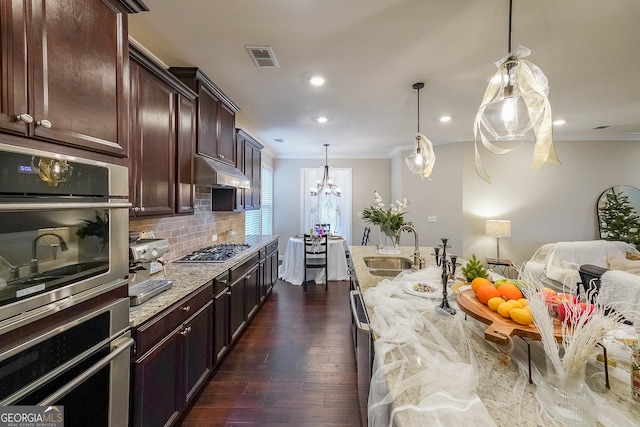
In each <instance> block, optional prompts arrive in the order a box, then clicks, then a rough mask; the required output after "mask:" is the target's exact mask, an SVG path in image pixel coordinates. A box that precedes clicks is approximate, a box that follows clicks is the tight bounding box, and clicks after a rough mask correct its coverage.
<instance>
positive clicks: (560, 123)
mask: <svg viewBox="0 0 640 427" xmlns="http://www.w3.org/2000/svg"><path fill="white" fill-rule="evenodd" d="M565 123H567V121H566V120H563V119H560V120H554V121H553V124H554V125H555V126H562V125H563V124H565Z"/></svg>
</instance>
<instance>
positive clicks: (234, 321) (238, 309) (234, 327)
mask: <svg viewBox="0 0 640 427" xmlns="http://www.w3.org/2000/svg"><path fill="white" fill-rule="evenodd" d="M229 292H230V295H229V329H230V341H231V342H234V341H236V340H237V339H238V336H239V335H240V332H242V329H243V328H244V325H245V323H246V320H245V316H244V303H245V279H244V277H241V278H239V279H237V280H236V281H235V282H233V283H232V284H231V286H229Z"/></svg>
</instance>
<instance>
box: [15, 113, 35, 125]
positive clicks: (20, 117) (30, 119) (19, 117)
mask: <svg viewBox="0 0 640 427" xmlns="http://www.w3.org/2000/svg"><path fill="white" fill-rule="evenodd" d="M16 120H19V121H21V122H23V123H27V124H29V123H33V117H31V116H30V115H28V114H27V113H22V114H18V115H17V116H16Z"/></svg>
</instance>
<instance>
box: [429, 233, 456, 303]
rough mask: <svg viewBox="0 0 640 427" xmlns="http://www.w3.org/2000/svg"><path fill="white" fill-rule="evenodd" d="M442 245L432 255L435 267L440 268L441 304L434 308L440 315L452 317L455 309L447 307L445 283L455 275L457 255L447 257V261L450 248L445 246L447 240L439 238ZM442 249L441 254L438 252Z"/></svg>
mask: <svg viewBox="0 0 640 427" xmlns="http://www.w3.org/2000/svg"><path fill="white" fill-rule="evenodd" d="M440 240H442V244H441V245H440V246H437V247H435V248H433V249H434V251H435V253H434V254H433V255H434V256H435V258H436V265H437V266H438V267H442V276H441V278H442V302H441V303H440V305H439V306H438V307H437V308H436V311H437V312H438V313H440V314H448V315H454V314H456V309H455V308H453V307H451V305H449V295H448V293H447V282H449V277H453V276H455V274H456V266H457V263H456V261H457V259H458V256H457V255H449V259H447V248H449V247H450V246H448V245H447V242H448V241H449V239H446V238H444V237H443V238H441V239H440ZM441 249H442V252H440V250H441Z"/></svg>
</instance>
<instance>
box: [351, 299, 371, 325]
mask: <svg viewBox="0 0 640 427" xmlns="http://www.w3.org/2000/svg"><path fill="white" fill-rule="evenodd" d="M356 295H360V291H351V292H349V303H350V305H351V314H352V315H353V321H354V322H355V324H356V328H358V329H360V330H361V331H365V332H369V331H370V330H371V328H370V327H369V324H368V323H364V322H361V321H360V319H359V318H358V312H357V311H356V302H355V299H354V297H355V296H356Z"/></svg>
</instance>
